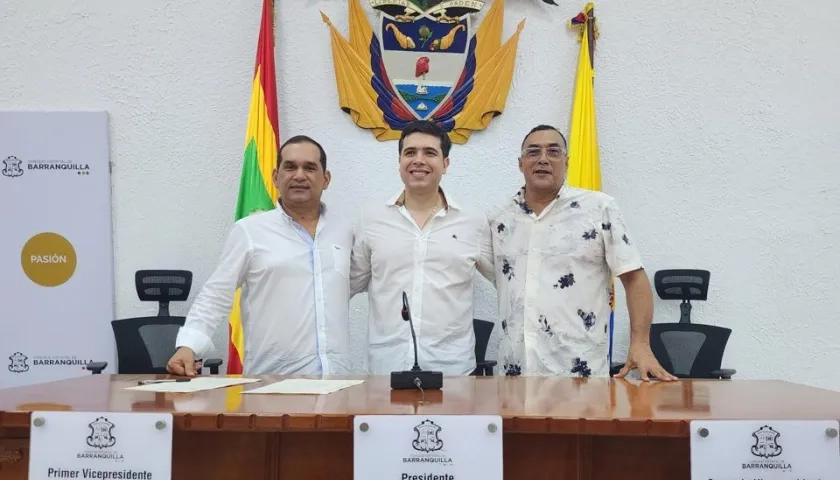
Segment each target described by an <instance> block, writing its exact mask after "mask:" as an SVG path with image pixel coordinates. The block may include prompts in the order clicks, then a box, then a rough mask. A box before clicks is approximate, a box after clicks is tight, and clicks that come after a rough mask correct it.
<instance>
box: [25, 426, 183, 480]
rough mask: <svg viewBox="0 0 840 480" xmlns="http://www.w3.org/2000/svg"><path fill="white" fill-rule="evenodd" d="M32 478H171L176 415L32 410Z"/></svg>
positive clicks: (125, 479) (30, 468)
mask: <svg viewBox="0 0 840 480" xmlns="http://www.w3.org/2000/svg"><path fill="white" fill-rule="evenodd" d="M29 435H30V447H29V448H30V449H29V480H54V479H65V478H73V479H86V478H89V479H94V480H170V479H171V478H172V415H171V414H166V413H113V412H99V413H97V412H32V416H31V419H30V434H29Z"/></svg>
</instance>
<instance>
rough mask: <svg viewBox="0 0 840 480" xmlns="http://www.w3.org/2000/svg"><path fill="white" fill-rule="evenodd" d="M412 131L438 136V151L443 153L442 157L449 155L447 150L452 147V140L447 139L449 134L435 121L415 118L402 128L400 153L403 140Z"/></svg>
mask: <svg viewBox="0 0 840 480" xmlns="http://www.w3.org/2000/svg"><path fill="white" fill-rule="evenodd" d="M412 133H425V134H427V135H431V136H433V137H438V138H439V139H440V151H441V152H442V153H443V156H444V158H446V157H448V156H449V150H450V149H452V140H450V139H449V135H447V134H446V132H444V131H443V129H442V128H440V126H439V125H438V124H437V123H435V122H430V121H428V120H415V121H413V122H411V123H409V124H408V125H406V126H405V128H403V130H402V134H401V135H400V144H399V152H400V153H402V148H403V140H405V137H407V136H409V135H411V134H412Z"/></svg>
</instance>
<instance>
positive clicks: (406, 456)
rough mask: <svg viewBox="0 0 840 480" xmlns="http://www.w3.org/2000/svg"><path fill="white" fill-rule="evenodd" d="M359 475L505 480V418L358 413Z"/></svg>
mask: <svg viewBox="0 0 840 480" xmlns="http://www.w3.org/2000/svg"><path fill="white" fill-rule="evenodd" d="M353 478H356V479H358V480H362V479H364V480H368V479H371V478H382V479H386V478H387V479H394V480H469V479H473V478H480V479H482V480H502V417H500V416H498V415H361V416H357V417H355V419H354V424H353Z"/></svg>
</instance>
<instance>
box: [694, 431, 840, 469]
mask: <svg viewBox="0 0 840 480" xmlns="http://www.w3.org/2000/svg"><path fill="white" fill-rule="evenodd" d="M690 428H691V478H692V480H730V479H738V480H741V479H754V478H756V479H762V480H802V479H807V480H832V479H836V478H838V477H837V475H838V472H840V434H838V433H839V432H840V422H837V421H835V420H827V421H823V420H816V421H811V420H807V421H793V420H755V421H753V420H749V421H746V420H695V421H693V422H691V427H690Z"/></svg>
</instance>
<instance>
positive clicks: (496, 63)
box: [321, 0, 524, 143]
mask: <svg viewBox="0 0 840 480" xmlns="http://www.w3.org/2000/svg"><path fill="white" fill-rule="evenodd" d="M359 2H360V0H348V4H349V20H350V21H349V25H350V36H349V39H346V38H344V37H343V36H342V35H341V33H339V32H338V31H337V30H336V28H335V27H334V26H333V24H332V22H331V21H330V19H329V17H327V16H326V15H325V14H324V13H323V12H322V13H321V16H322V18H323V20H324V22H325V23H326V24H327V25H328V26H329V29H330V36H331V43H332V55H333V64H334V67H335V78H336V86H337V88H338V99H339V104H340V106H341V109H342V110H343V111H345V112H346V113H348V114H350V116H351V118H352V119H353V121H354V122H355V123H356V125H358V126H359V127H361V128H365V129H369V130H371V131H372V133H373V135H374V136H375V137H376V138H377V139H378V140H380V141H386V140H396V139H398V138H399V136H400V131H401V130H402V128H403V127H404V126H405V125H407V124H408V123H409V122H412V121H414V120H430V121H433V122H435V123H437V124H438V125H440V126H441V127H442V128H443V129H444V130H446V131H447V132H448V133H449V136H450V138H451V139H452V142H453V143H466V142H467V139H468V138H469V136H470V134H471V133H472V132H473V131H476V130H483V129H485V128H487V126H488V125H489V124H490V122H491V120H492V119H493V118H494V117H496V116H497V115H499V114H501V113H502V112H503V110H504V107H505V102H506V100H507V95H508V91H509V89H510V84H511V81H512V79H513V71H514V66H515V63H516V49H517V46H518V42H519V34H520V32H521V31H522V28H523V27H524V21H522V22H520V23H519V25H518V27H517V29H516V33H514V34H513V35H512V36H511V37H510V38H509V39H508V40H507V41H506V42H505V43H504V44H503V43H502V27H503V24H504V0H494V1H493V3H492V5H491V7H490V9H489V10H488V11H487V14H486V15H485V17H484V19H483V20H482V22H481V24H480V25H476V24H475V21H476V18H477V17H478V14H479V12H481V10H482V9H483V8H484V4H485V0H369V2H370V5H371V7H372V8H373V10H374V12H375V14H376V19H375V21H374V23H373V24H371V23H370V22H369V21H368V17H367V15H366V14H365V12H364V10H363V8H362V6H361V4H360V3H359Z"/></svg>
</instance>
